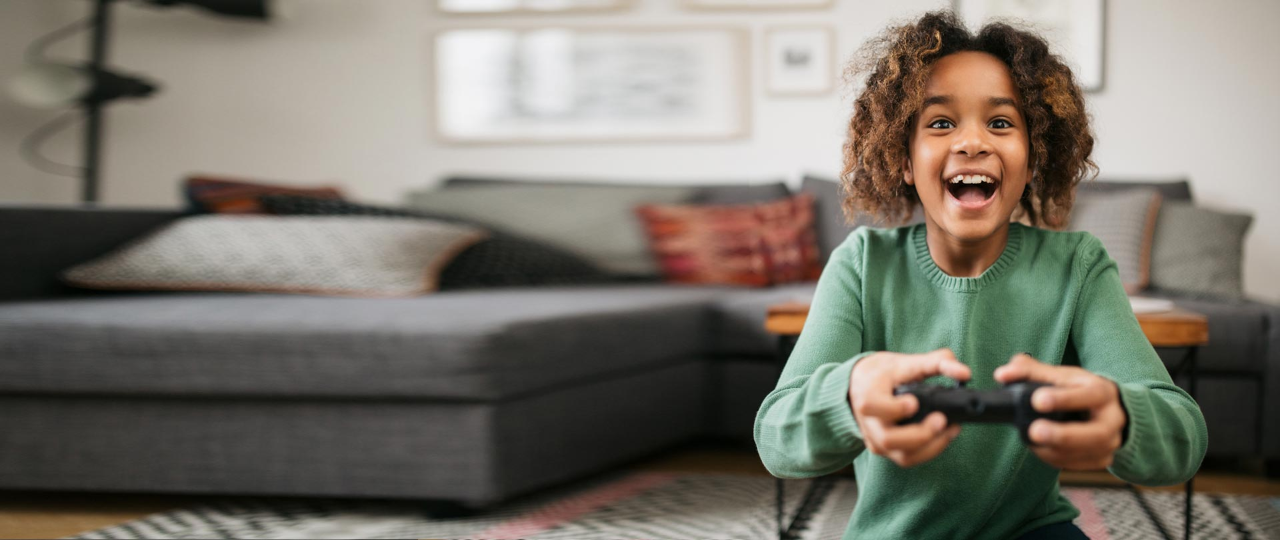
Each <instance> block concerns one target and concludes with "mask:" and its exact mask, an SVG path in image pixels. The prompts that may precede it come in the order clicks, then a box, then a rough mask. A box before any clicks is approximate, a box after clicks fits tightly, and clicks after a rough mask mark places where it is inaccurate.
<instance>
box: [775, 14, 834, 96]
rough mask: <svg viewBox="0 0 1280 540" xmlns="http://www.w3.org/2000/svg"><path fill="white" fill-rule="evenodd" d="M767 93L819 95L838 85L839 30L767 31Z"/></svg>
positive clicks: (824, 28)
mask: <svg viewBox="0 0 1280 540" xmlns="http://www.w3.org/2000/svg"><path fill="white" fill-rule="evenodd" d="M764 49H765V55H766V59H765V92H766V93H768V94H769V95H774V96H803V95H817V94H825V93H827V92H830V91H831V89H832V87H833V86H834V79H835V75H834V70H835V64H834V62H835V31H833V30H832V29H831V28H827V27H823V26H794V27H785V26H784V27H775V28H769V29H767V30H765V39H764Z"/></svg>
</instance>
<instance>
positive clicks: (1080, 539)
mask: <svg viewBox="0 0 1280 540" xmlns="http://www.w3.org/2000/svg"><path fill="white" fill-rule="evenodd" d="M1018 540H1089V537H1088V536H1085V535H1084V531H1082V530H1080V527H1077V526H1076V524H1075V523H1072V522H1070V521H1064V522H1062V523H1053V524H1050V525H1045V526H1043V527H1040V528H1039V529H1034V530H1030V531H1027V532H1026V533H1025V534H1023V535H1022V536H1019V537H1018Z"/></svg>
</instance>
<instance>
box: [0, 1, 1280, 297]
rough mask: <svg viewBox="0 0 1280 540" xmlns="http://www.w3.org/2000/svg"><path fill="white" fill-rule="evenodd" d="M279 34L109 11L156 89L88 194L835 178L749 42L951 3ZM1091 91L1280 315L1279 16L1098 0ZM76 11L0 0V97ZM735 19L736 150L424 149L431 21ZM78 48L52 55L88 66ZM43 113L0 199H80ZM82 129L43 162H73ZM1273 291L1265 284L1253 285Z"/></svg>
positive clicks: (123, 43) (159, 201)
mask: <svg viewBox="0 0 1280 540" xmlns="http://www.w3.org/2000/svg"><path fill="white" fill-rule="evenodd" d="M296 1H297V3H298V4H299V5H298V7H299V8H300V9H298V10H297V11H298V12H297V15H296V17H295V18H294V19H293V20H290V21H287V22H281V23H275V24H272V25H256V24H251V23H238V22H232V21H228V20H226V19H219V18H215V17H211V16H206V15H203V14H201V13H199V12H195V11H191V10H187V9H175V10H169V11H155V10H151V9H145V8H141V7H137V6H134V5H127V4H124V3H123V2H122V3H121V4H123V5H119V6H117V7H116V9H115V14H116V20H115V25H114V30H115V35H114V38H113V41H112V46H113V50H112V51H111V59H112V63H113V64H114V65H115V66H118V67H119V68H120V69H121V70H127V71H131V72H136V73H141V74H145V75H149V76H150V77H151V78H153V79H155V80H158V81H160V82H161V84H162V85H163V88H162V90H161V92H160V93H159V94H157V95H156V96H155V97H153V98H151V99H148V100H146V101H143V102H138V103H128V102H126V103H121V104H118V105H114V106H113V107H112V108H111V109H110V111H109V113H108V123H107V135H108V137H107V145H106V153H105V157H104V166H105V172H104V178H103V188H102V198H103V201H104V202H105V203H106V204H108V205H131V206H138V205H141V206H175V205H177V204H179V196H178V191H177V181H178V179H180V178H181V177H183V176H184V175H186V174H188V173H190V172H195V171H204V172H214V173H226V174H240V175H245V176H250V177H256V178H263V179H273V180H280V181H284V182H290V183H314V182H318V181H330V182H333V183H337V184H340V185H341V186H343V187H344V188H345V189H346V190H347V191H348V192H349V193H350V194H352V195H353V196H354V197H356V198H361V199H366V200H370V201H378V202H392V201H396V200H398V199H399V197H400V196H401V195H402V194H403V193H404V191H405V190H407V189H410V188H413V187H417V186H423V185H427V184H430V183H434V182H435V181H436V179H438V178H439V177H440V176H441V175H443V174H448V173H456V172H473V173H491V174H511V175H517V174H518V175H536V176H554V175H567V176H573V177H584V178H599V179H618V180H632V181H634V180H646V181H652V182H677V181H682V180H699V181H720V180H724V181H731V180H733V181H742V180H747V181H765V180H768V179H772V178H781V177H790V178H792V179H794V178H795V177H797V176H798V174H799V173H800V171H812V172H815V173H822V174H827V175H831V176H834V175H835V173H836V172H837V171H838V170H839V167H840V146H841V144H842V142H843V140H844V124H845V122H846V120H847V118H846V115H847V114H848V107H847V106H846V105H845V104H844V100H843V99H842V97H843V94H842V92H841V91H836V92H832V93H831V94H830V95H828V96H825V97H819V98H768V97H766V96H765V95H764V92H763V90H762V88H761V82H762V77H763V70H762V69H761V68H762V65H761V64H762V62H760V56H761V40H762V38H763V31H764V29H765V28H767V27H769V26H771V25H777V24H813V23H818V24H829V25H832V26H833V27H834V28H835V29H836V30H837V32H838V36H839V38H838V51H839V53H838V54H839V58H840V59H845V58H847V57H848V56H849V54H851V53H852V52H853V51H854V50H855V49H856V48H857V47H858V46H859V45H860V44H861V43H862V42H863V40H865V39H866V38H868V37H869V36H871V35H873V34H875V33H876V32H878V31H879V30H880V29H881V28H882V27H884V26H885V25H886V24H887V23H888V22H890V21H891V20H894V19H900V18H903V17H910V16H912V15H917V14H919V13H920V12H922V11H924V10H927V9H932V8H936V7H944V6H947V5H949V4H950V3H949V2H947V1H945V0H944V1H926V0H915V1H901V2H897V1H895V2H873V1H871V0H837V6H836V7H835V8H833V9H830V10H825V11H795V12H768V13H759V12H757V13H751V12H747V13H690V12H686V11H683V10H681V9H680V8H679V0H637V3H638V4H640V5H639V6H638V7H637V8H636V9H634V10H632V11H629V12H622V13H611V14H592V15H574V16H561V17H554V16H524V17H509V16H505V17H488V16H486V17H456V16H455V17H442V16H439V15H437V14H435V13H434V12H433V10H432V9H431V8H430V6H429V1H430V0H360V1H358V2H357V1H353V0H296ZM1107 4H1108V5H1107V36H1106V68H1107V71H1106V86H1105V88H1104V89H1103V91H1102V92H1100V93H1094V94H1089V96H1088V98H1087V99H1088V101H1089V106H1090V109H1091V111H1092V113H1093V116H1094V122H1095V123H1094V128H1095V131H1096V134H1097V138H1098V144H1097V147H1096V151H1095V160H1096V161H1097V162H1098V164H1099V166H1100V167H1101V168H1102V173H1103V176H1106V177H1120V178H1126V179H1129V178H1131V179H1149V178H1154V179H1161V178H1172V177H1183V176H1185V177H1189V178H1190V179H1191V181H1192V188H1193V190H1194V192H1195V195H1196V197H1197V199H1198V200H1199V201H1200V202H1201V203H1202V204H1204V205H1207V206H1212V207H1216V208H1220V209H1228V210H1237V211H1245V212H1250V213H1252V214H1253V215H1254V217H1255V223H1254V228H1253V230H1252V231H1251V232H1250V235H1249V238H1248V242H1247V245H1246V254H1245V266H1246V267H1245V289H1246V291H1247V292H1248V293H1249V294H1250V295H1251V296H1254V297H1257V298H1262V299H1268V300H1271V301H1280V280H1277V279H1275V277H1276V276H1277V275H1280V214H1277V213H1276V212H1274V211H1273V210H1272V207H1274V206H1275V205H1277V204H1278V203H1280V174H1277V172H1276V171H1275V170H1274V167H1273V166H1272V162H1273V161H1274V160H1275V157H1276V155H1277V154H1278V153H1280V129H1278V127H1280V108H1278V107H1277V106H1276V102H1277V98H1278V97H1280V33H1277V32H1275V31H1274V28H1273V27H1274V25H1275V24H1276V23H1280V2H1274V1H1270V0H1232V1H1224V2H1212V3H1210V2H1201V1H1195V0H1180V1H1176V2H1172V1H1165V0H1111V1H1109V2H1107ZM88 6H89V2H87V1H83V0H4V1H3V2H0V83H3V84H7V81H8V80H9V79H11V78H12V76H13V75H14V74H15V73H16V72H17V70H18V68H19V67H20V65H21V62H22V51H23V49H24V48H25V47H26V44H27V43H29V42H30V41H31V40H33V39H35V38H36V37H37V36H39V35H41V34H43V33H45V32H47V31H49V30H51V29H53V28H56V27H58V26H60V25H62V24H64V23H66V22H69V21H71V20H74V19H75V18H76V17H78V16H81V15H83V14H85V13H87V8H88ZM540 23H555V24H561V23H567V24H578V25H588V26H589V25H618V24H622V25H685V24H690V25H732V26H739V27H746V28H749V29H751V30H752V36H753V50H752V51H751V58H753V60H754V63H755V66H754V72H753V83H754V85H755V86H754V87H753V88H752V89H751V90H750V95H751V97H752V111H753V113H752V119H751V124H752V130H753V134H752V136H751V137H750V138H748V139H743V140H736V141H724V142H707V143H681V144H659V143H650V144H627V145H611V144H595V145H587V146H571V145H537V146H495V147H458V146H450V145H442V144H439V143H438V142H437V141H435V140H433V139H432V137H431V135H430V129H429V126H430V121H431V120H430V114H431V113H430V107H429V106H428V103H427V96H428V85H429V83H430V74H429V73H427V69H426V67H427V65H428V63H427V59H428V53H429V49H428V45H429V41H430V40H429V37H430V35H431V34H432V32H434V31H436V30H439V29H442V28H453V27H471V26H482V25H490V24H492V25H499V26H506V25H531V24H540ZM85 47H86V45H85V43H84V41H83V39H72V40H68V41H67V42H64V43H61V44H59V45H58V46H55V47H54V48H53V49H52V51H51V53H52V56H55V57H66V58H83V57H84V54H83V51H84V49H85ZM52 116H53V114H52V113H50V112H47V111H35V110H29V109H26V108H23V107H21V106H19V105H17V104H14V103H12V102H11V101H9V100H7V99H0V202H44V203H63V202H68V203H69V202H74V201H75V200H77V193H78V187H77V182H76V180H74V179H71V178H62V177H58V176H54V175H49V174H46V173H42V172H39V171H36V170H34V169H32V168H30V167H28V166H27V165H26V164H25V163H24V162H22V161H21V160H20V159H19V158H18V157H17V147H18V142H19V140H21V138H22V137H23V136H25V135H26V134H27V133H29V132H30V131H32V130H33V129H35V128H36V127H37V126H38V125H40V124H41V123H42V122H44V121H46V120H47V119H49V118H51V117H52ZM78 149H79V136H78V131H77V130H76V129H75V128H73V129H72V130H70V131H68V132H66V133H64V134H63V135H61V136H59V137H58V138H55V139H54V140H52V141H51V142H50V144H48V146H47V147H46V153H47V154H49V155H50V156H51V157H54V158H56V159H59V160H61V161H64V162H67V163H70V164H75V163H77V162H78V159H79V157H78ZM1268 278H1270V279H1268Z"/></svg>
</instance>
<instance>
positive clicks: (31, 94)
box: [10, 0, 277, 203]
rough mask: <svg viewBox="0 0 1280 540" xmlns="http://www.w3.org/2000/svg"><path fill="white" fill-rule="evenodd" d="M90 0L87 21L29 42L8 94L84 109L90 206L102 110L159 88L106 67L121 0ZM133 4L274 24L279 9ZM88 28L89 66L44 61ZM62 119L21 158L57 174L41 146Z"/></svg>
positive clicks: (251, 3) (197, 1)
mask: <svg viewBox="0 0 1280 540" xmlns="http://www.w3.org/2000/svg"><path fill="white" fill-rule="evenodd" d="M90 1H92V2H93V13H92V15H90V16H89V17H88V18H86V19H83V20H80V21H77V22H75V23H72V24H70V25H68V26H66V27H63V28H60V29H58V30H55V31H54V32H51V33H49V34H47V35H45V36H44V37H41V38H39V39H37V40H36V41H34V42H32V43H31V46H30V47H29V48H28V49H27V56H26V63H27V65H26V67H25V68H24V69H23V70H22V72H21V73H20V74H19V75H18V76H17V77H16V78H15V79H14V80H13V82H12V84H11V85H10V95H11V96H12V97H13V98H14V99H15V100H16V101H18V102H20V103H23V104H24V105H29V106H33V107H39V108H64V107H72V106H79V107H81V108H83V109H84V118H85V130H84V155H83V156H82V157H81V160H82V162H83V165H82V166H81V167H80V168H79V173H80V174H79V176H80V178H81V199H82V200H83V201H84V202H86V203H94V202H97V201H98V187H99V175H100V173H101V161H100V160H101V150H102V132H103V108H104V107H105V106H106V105H107V103H109V102H111V101H115V100H117V99H125V98H145V97H147V96H150V95H151V94H153V93H154V92H155V91H156V89H157V85H156V84H155V83H153V82H150V81H147V80H144V79H142V78H140V77H137V76H133V75H128V74H124V73H120V72H115V71H111V70H109V69H107V44H108V37H109V31H110V26H111V25H110V15H111V6H112V4H113V3H114V2H116V1H119V0H90ZM132 3H134V4H139V5H146V6H157V7H171V6H175V5H189V6H194V7H199V8H203V9H205V10H208V11H210V12H213V13H216V14H219V15H223V16H227V17H238V18H244V19H251V20H258V21H267V20H270V19H271V18H272V17H273V16H275V15H276V9H277V6H276V5H275V3H274V2H273V1H272V0H134V1H133V2H132ZM84 28H90V29H91V32H92V33H91V38H90V40H89V62H88V63H87V64H84V65H69V64H65V63H58V62H51V61H48V60H46V59H44V58H43V56H42V54H41V53H42V51H43V49H44V48H46V47H48V46H49V45H50V44H51V43H53V42H54V41H57V40H60V39H63V38H65V37H67V36H69V35H71V34H73V33H75V32H77V31H80V30H82V29H84ZM64 120H65V118H63V117H59V118H55V119H54V121H52V122H50V123H49V124H46V125H45V126H42V127H41V128H39V129H37V130H36V131H34V132H32V134H31V135H29V136H28V137H27V139H26V140H25V141H24V142H23V145H22V149H21V151H22V154H23V158H24V159H26V160H27V161H28V162H29V163H31V164H32V166H34V167H36V168H39V169H41V170H46V171H49V172H55V171H52V170H50V169H49V168H47V167H43V166H42V165H41V163H42V161H43V162H48V163H52V162H49V161H48V160H45V159H44V158H42V157H40V153H39V145H40V142H41V141H43V140H44V139H46V138H48V136H49V135H52V134H53V133H54V132H56V131H57V130H58V129H61V128H62V127H65V125H66V122H65V121H64ZM55 165H56V164H55ZM56 174H63V173H56Z"/></svg>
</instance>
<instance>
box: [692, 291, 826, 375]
mask: <svg viewBox="0 0 1280 540" xmlns="http://www.w3.org/2000/svg"><path fill="white" fill-rule="evenodd" d="M816 287H817V283H815V282H809V283H792V284H788V285H779V286H777V287H770V288H768V289H737V290H733V291H729V292H727V293H726V294H723V295H720V296H719V297H717V298H716V299H715V301H714V302H713V303H712V305H711V306H712V314H711V315H712V318H711V343H710V345H709V346H710V349H711V351H712V352H714V353H715V354H716V355H719V356H725V355H735V356H770V357H773V356H776V355H777V354H778V336H776V335H774V334H770V333H769V332H766V331H765V329H764V320H765V316H766V315H767V314H768V311H769V306H772V305H774V304H780V303H783V302H790V301H802V302H809V301H812V300H813V291H814V289H815V288H816Z"/></svg>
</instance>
